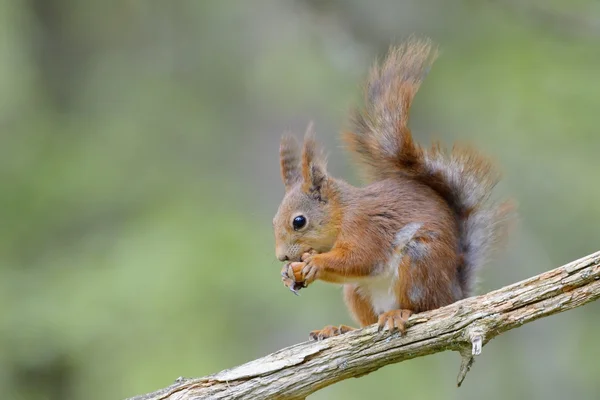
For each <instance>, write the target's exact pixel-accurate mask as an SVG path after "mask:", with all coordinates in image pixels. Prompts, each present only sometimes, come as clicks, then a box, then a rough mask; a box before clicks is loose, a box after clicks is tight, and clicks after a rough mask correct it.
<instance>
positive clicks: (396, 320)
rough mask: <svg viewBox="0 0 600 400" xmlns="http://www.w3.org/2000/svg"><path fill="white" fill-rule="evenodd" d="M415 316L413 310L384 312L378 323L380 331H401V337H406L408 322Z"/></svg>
mask: <svg viewBox="0 0 600 400" xmlns="http://www.w3.org/2000/svg"><path fill="white" fill-rule="evenodd" d="M412 314H413V312H412V311H411V310H392V311H387V312H384V313H383V314H380V315H379V320H378V321H377V325H378V328H377V330H378V331H380V332H381V331H382V330H383V329H386V330H388V331H389V332H394V331H396V330H399V331H400V334H401V335H404V332H405V331H406V321H408V318H410V316H411V315H412Z"/></svg>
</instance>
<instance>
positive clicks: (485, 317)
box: [130, 252, 600, 400]
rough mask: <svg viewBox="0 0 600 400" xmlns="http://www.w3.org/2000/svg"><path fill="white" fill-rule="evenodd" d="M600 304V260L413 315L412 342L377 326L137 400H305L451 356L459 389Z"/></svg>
mask: <svg viewBox="0 0 600 400" xmlns="http://www.w3.org/2000/svg"><path fill="white" fill-rule="evenodd" d="M599 297H600V252H597V253H594V254H591V255H589V256H587V257H584V258H582V259H580V260H577V261H573V262H571V263H569V264H567V265H564V266H562V267H559V268H556V269H553V270H551V271H548V272H545V273H542V274H540V275H537V276H534V277H532V278H529V279H527V280H524V281H521V282H519V283H515V284H513V285H510V286H506V287H503V288H501V289H498V290H495V291H493V292H490V293H488V294H485V295H482V296H477V297H470V298H468V299H465V300H461V301H459V302H456V303H454V304H451V305H449V306H446V307H442V308H440V309H437V310H432V311H428V312H424V313H421V314H415V315H413V316H412V317H411V318H410V320H409V322H408V326H409V328H408V330H407V332H406V334H405V335H404V336H402V337H401V336H399V335H398V334H397V333H395V334H389V333H385V332H384V333H378V332H377V329H376V328H375V326H370V327H367V328H364V329H360V330H357V331H353V332H350V333H347V334H344V335H342V336H338V337H334V338H330V339H326V340H323V341H320V342H306V343H300V344H297V345H294V346H291V347H288V348H285V349H282V350H279V351H277V352H276V353H273V354H270V355H268V356H266V357H263V358H260V359H257V360H254V361H251V362H249V363H247V364H244V365H241V366H239V367H236V368H233V369H229V370H225V371H222V372H219V373H217V374H215V375H210V376H206V377H203V378H195V379H183V378H179V379H178V380H177V381H176V382H175V383H174V384H173V385H171V386H169V387H167V388H165V389H161V390H159V391H156V392H154V393H150V394H147V395H142V396H137V397H133V398H131V399H130V400H159V399H160V400H166V399H169V400H176V399H177V400H191V399H195V400H199V399H253V400H260V399H274V398H276V399H286V400H299V399H304V398H305V397H306V396H308V395H309V394H311V393H313V392H315V391H317V390H319V389H321V388H324V387H325V386H329V385H331V384H333V383H335V382H339V381H341V380H344V379H347V378H350V377H358V376H362V375H365V374H368V373H370V372H373V371H375V370H377V369H379V368H381V367H383V366H385V365H388V364H393V363H397V362H400V361H404V360H409V359H411V358H415V357H421V356H425V355H428V354H432V353H437V352H441V351H445V350H454V351H459V352H460V354H461V356H462V360H463V361H462V364H461V366H460V371H459V376H458V384H459V386H460V383H461V382H462V381H463V379H464V378H465V376H466V374H467V372H468V370H469V368H470V367H471V366H472V364H473V357H474V356H475V355H478V354H480V353H481V349H482V347H483V345H485V344H486V343H487V342H488V341H490V340H491V339H493V338H494V337H496V336H498V335H499V334H501V333H502V332H506V331H508V330H510V329H513V328H516V327H519V326H521V325H523V324H525V323H528V322H531V321H534V320H536V319H538V318H542V317H546V316H548V315H552V314H555V313H559V312H563V311H566V310H570V309H572V308H575V307H579V306H581V305H584V304H586V303H589V302H591V301H593V300H596V299H598V298H599Z"/></svg>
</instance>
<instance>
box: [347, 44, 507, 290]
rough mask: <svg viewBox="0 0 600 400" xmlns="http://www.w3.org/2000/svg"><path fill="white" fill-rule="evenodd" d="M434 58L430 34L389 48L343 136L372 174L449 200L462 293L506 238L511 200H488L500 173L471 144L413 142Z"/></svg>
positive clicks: (370, 174)
mask: <svg viewBox="0 0 600 400" xmlns="http://www.w3.org/2000/svg"><path fill="white" fill-rule="evenodd" d="M436 57H437V49H436V48H435V47H434V46H433V45H432V43H431V42H430V41H429V40H423V39H416V38H411V39H409V40H408V41H406V42H405V43H403V44H401V45H400V46H399V47H396V48H392V49H391V50H390V52H389V54H388V56H387V58H386V59H385V60H384V61H383V63H382V64H381V65H376V66H374V67H373V68H372V70H371V72H370V74H369V78H368V81H367V85H366V87H365V105H364V108H363V109H360V110H357V111H356V112H355V113H354V114H353V118H352V122H353V126H354V127H353V131H352V132H345V133H344V134H343V139H344V141H345V142H346V144H347V146H348V147H349V149H350V150H351V151H352V152H353V153H354V155H356V156H357V158H358V159H359V161H361V162H362V164H363V166H364V171H366V173H367V176H368V177H369V178H370V179H371V180H381V179H386V178H393V177H395V176H398V175H400V174H401V175H404V176H407V177H411V178H413V179H415V180H418V181H420V182H421V183H423V184H425V185H427V186H430V187H431V188H433V189H434V190H435V191H436V192H437V193H439V194H440V195H441V196H442V197H443V198H444V199H445V200H446V201H447V203H448V204H449V205H450V207H451V208H452V210H453V211H454V212H455V214H456V216H457V221H459V226H460V230H461V232H460V246H461V251H462V255H463V258H464V263H463V265H462V266H461V267H460V270H459V278H460V281H461V286H462V288H463V291H464V292H465V294H469V293H470V292H471V286H472V284H473V277H474V272H475V270H476V269H478V268H479V267H480V266H481V265H483V264H484V263H485V262H486V260H487V258H488V257H489V255H490V252H491V250H492V249H493V248H494V247H495V245H496V244H497V243H498V242H499V241H500V240H501V239H503V238H504V236H505V233H506V230H507V227H508V226H507V225H508V221H509V220H510V218H509V217H510V215H511V214H512V210H513V206H512V204H510V203H509V202H504V203H501V204H499V203H496V202H494V201H492V199H491V198H490V195H491V192H492V189H493V188H494V186H495V185H496V183H497V182H498V180H499V178H500V176H499V174H498V173H497V171H495V170H494V169H493V166H492V164H491V162H490V161H489V160H488V159H487V158H485V157H483V156H481V155H480V154H478V153H477V152H476V151H474V150H473V149H471V148H466V147H464V148H460V147H458V146H454V148H453V149H452V151H450V152H447V151H445V150H444V149H442V147H441V146H440V145H439V144H434V145H433V146H432V147H431V148H430V149H427V150H425V149H423V148H421V147H420V146H419V145H418V144H416V143H414V141H413V138H412V135H411V132H410V129H409V128H408V117H409V111H410V106H411V103H412V100H413V98H414V96H415V94H416V93H417V90H418V89H419V86H420V85H421V82H422V81H423V79H424V78H425V75H426V74H427V72H428V71H429V69H430V67H431V65H432V63H433V61H434V60H435V58H436Z"/></svg>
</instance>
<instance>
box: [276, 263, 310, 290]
mask: <svg viewBox="0 0 600 400" xmlns="http://www.w3.org/2000/svg"><path fill="white" fill-rule="evenodd" d="M318 274H319V268H318V267H317V266H316V265H314V264H312V263H307V262H303V261H302V262H291V263H289V264H286V265H285V266H284V267H283V270H282V271H281V275H282V281H283V283H284V285H286V286H287V287H289V288H290V289H291V290H292V291H294V292H295V291H296V290H298V289H299V288H303V287H307V286H308V285H309V284H311V283H312V282H313V281H314V280H315V279H317V277H318ZM298 285H299V287H298Z"/></svg>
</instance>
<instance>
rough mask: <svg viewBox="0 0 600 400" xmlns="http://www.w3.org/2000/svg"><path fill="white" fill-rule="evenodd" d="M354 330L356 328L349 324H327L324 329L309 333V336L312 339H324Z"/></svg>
mask: <svg viewBox="0 0 600 400" xmlns="http://www.w3.org/2000/svg"><path fill="white" fill-rule="evenodd" d="M353 330H355V328H352V327H351V326H347V325H340V326H333V325H327V326H326V327H325V328H323V329H319V330H316V331H312V332H310V333H309V334H308V336H309V337H310V338H311V340H323V339H327V338H330V337H332V336H338V335H343V334H344V333H347V332H350V331H353Z"/></svg>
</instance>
